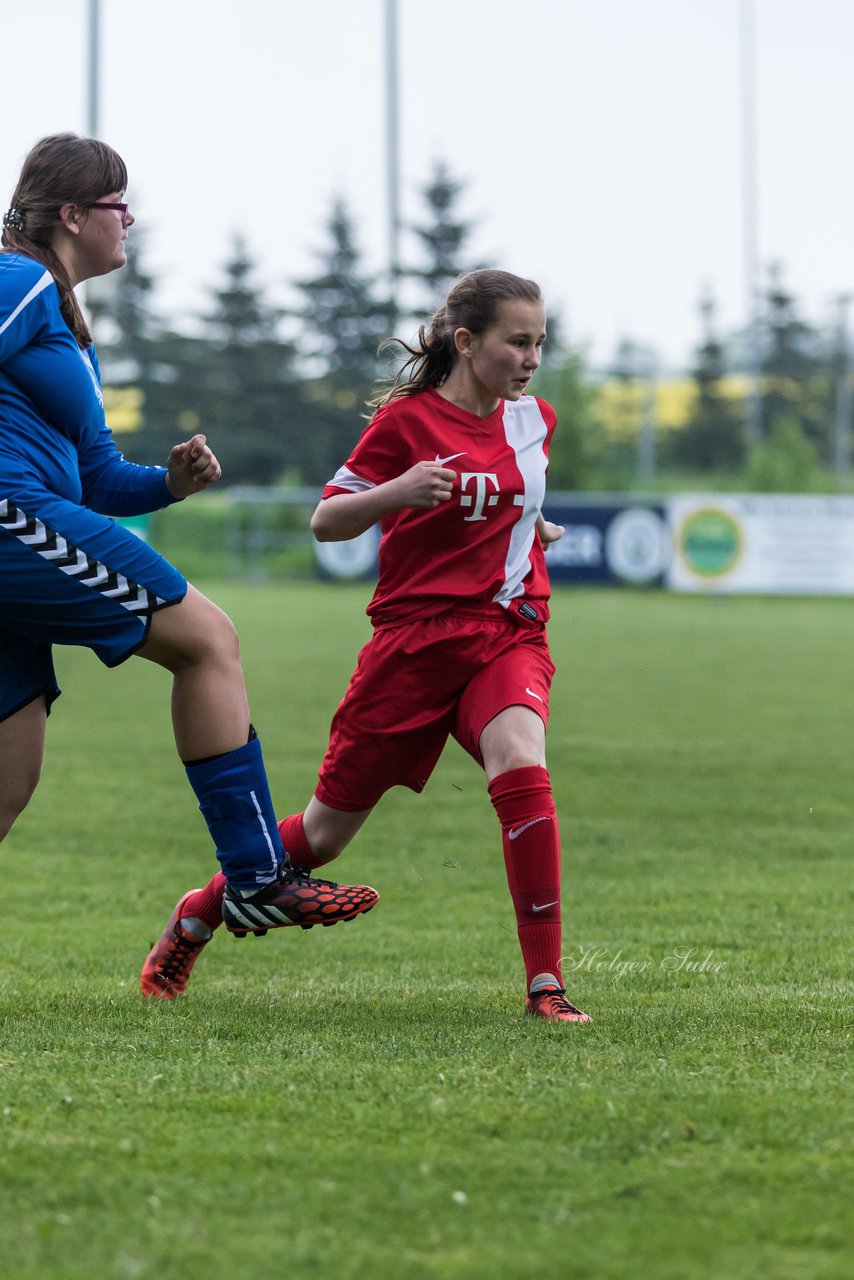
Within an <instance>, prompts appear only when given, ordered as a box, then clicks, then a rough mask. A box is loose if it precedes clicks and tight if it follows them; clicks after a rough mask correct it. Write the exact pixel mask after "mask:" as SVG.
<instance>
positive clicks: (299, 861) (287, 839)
mask: <svg viewBox="0 0 854 1280" xmlns="http://www.w3.org/2000/svg"><path fill="white" fill-rule="evenodd" d="M279 835H280V836H281V839H282V847H283V848H284V850H285V853H286V854H287V855H288V856H289V858H290V860H291V864H292V866H295V867H305V868H306V869H307V870H308V871H314V870H315V868H316V867H322V866H323V865H324V864H325V863H327V862H331V861H332V858H321V857H320V856H319V855H318V854H316V853H315V852H314V850H313V849H312V847H311V845H310V844H309V843H308V839H307V838H306V834H305V827H304V826H303V821H302V814H301V813H292V814H291V815H290V817H289V818H282V821H281V822H280V823H279Z"/></svg>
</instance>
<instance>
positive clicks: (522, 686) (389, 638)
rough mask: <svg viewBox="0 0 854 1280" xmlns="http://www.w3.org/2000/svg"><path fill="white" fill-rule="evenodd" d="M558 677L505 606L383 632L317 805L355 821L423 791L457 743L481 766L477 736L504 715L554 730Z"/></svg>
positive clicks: (336, 739) (334, 736)
mask: <svg viewBox="0 0 854 1280" xmlns="http://www.w3.org/2000/svg"><path fill="white" fill-rule="evenodd" d="M553 675H554V665H553V663H552V660H551V657H550V656H549V648H548V643H547V641H546V634H545V627H544V626H541V627H532V628H527V627H520V626H519V625H518V624H517V623H515V622H514V621H513V620H512V619H511V618H509V617H508V616H507V614H506V613H505V611H504V610H503V609H502V608H501V606H500V605H497V606H495V609H494V610H482V611H474V610H472V611H470V612H469V611H466V610H455V611H453V612H450V613H443V614H440V615H438V616H437V617H432V618H421V619H419V620H418V621H416V622H409V623H404V624H403V625H401V626H393V627H383V628H380V629H378V630H377V631H375V632H374V635H373V636H372V638H371V639H370V640H369V641H368V643H367V644H366V645H365V647H364V649H362V651H361V653H360V654H359V660H358V664H357V666H356V670H355V671H354V673H353V676H352V678H351V680H350V683H349V685H348V686H347V692H346V693H345V695H344V699H343V701H342V702H341V704H340V706H339V707H338V710H337V711H336V712H335V715H334V717H333V720H332V728H331V730H330V734H329V746H328V748H327V751H326V756H325V757H324V760H323V764H322V765H321V767H320V774H319V778H320V781H319V783H318V786H317V789H316V791H315V795H316V796H317V798H318V800H322V801H323V803H324V804H328V805H330V806H331V807H332V808H333V809H343V810H345V811H346V812H349V813H354V812H355V813H358V812H360V811H361V810H363V809H372V808H373V806H374V805H375V804H376V803H377V801H378V800H379V798H380V796H382V795H383V794H384V792H386V791H388V789H389V788H390V787H396V786H404V787H410V788H411V789H412V790H413V791H422V790H423V789H424V786H425V784H426V782H427V779H428V778H429V777H430V774H431V773H432V772H433V770H434V768H435V767H436V762H437V761H438V759H439V756H440V755H441V754H442V750H443V748H444V746H445V743H446V742H447V740H448V736H449V735H451V734H452V735H453V736H454V737H455V738H456V740H457V741H458V742H459V743H460V745H461V746H462V747H463V748H464V749H465V750H466V751H467V752H468V753H469V755H471V756H473V757H474V759H475V760H477V762H478V764H483V760H482V758H481V754H480V747H479V742H480V735H481V734H482V733H483V730H484V729H485V728H486V726H487V725H488V724H489V722H490V720H493V719H494V718H495V716H497V715H498V713H499V712H501V711H503V710H504V709H505V708H506V707H511V706H525V707H530V708H531V710H532V711H536V713H537V714H538V715H539V716H540V717H541V718H542V720H543V723H544V724H547V723H548V715H549V701H548V700H549V689H550V687H551V681H552V676H553Z"/></svg>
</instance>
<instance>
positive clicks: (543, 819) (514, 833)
mask: <svg viewBox="0 0 854 1280" xmlns="http://www.w3.org/2000/svg"><path fill="white" fill-rule="evenodd" d="M538 822H551V818H550V817H549V815H548V814H547V813H544V814H543V816H542V817H541V818H532V819H531V821H530V822H526V823H525V825H524V826H523V827H514V828H513V830H512V831H508V832H507V834H508V836H509V837H510V839H511V840H518V839H519V836H520V835H521V834H522V832H523V831H527V830H528V827H535V826H536V825H537V823H538Z"/></svg>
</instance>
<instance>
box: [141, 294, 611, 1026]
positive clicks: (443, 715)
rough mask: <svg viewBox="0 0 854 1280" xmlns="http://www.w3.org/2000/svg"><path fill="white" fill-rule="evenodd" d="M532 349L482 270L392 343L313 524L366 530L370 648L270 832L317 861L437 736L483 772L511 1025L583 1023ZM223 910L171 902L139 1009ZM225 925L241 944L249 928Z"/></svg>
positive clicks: (536, 325)
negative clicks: (520, 975)
mask: <svg viewBox="0 0 854 1280" xmlns="http://www.w3.org/2000/svg"><path fill="white" fill-rule="evenodd" d="M544 340H545V314H544V310H543V303H542V299H541V295H540V290H539V288H538V286H537V285H536V284H534V283H533V281H530V280H524V279H521V278H520V277H518V276H515V275H511V274H509V273H508V272H504V271H494V270H483V271H474V272H471V273H470V274H468V275H466V276H463V277H462V278H461V279H460V280H459V281H458V282H457V283H456V285H455V286H454V288H453V289H452V290H451V292H450V294H449V295H448V298H447V301H446V302H445V304H444V306H442V307H440V309H439V310H438V311H437V312H436V314H435V315H434V316H433V319H432V321H431V324H430V327H429V329H428V330H425V329H424V327H422V328H421V329H420V331H419V335H418V340H417V345H415V346H409V345H408V344H406V343H403V342H401V343H400V345H401V346H402V347H403V348H404V350H405V352H406V353H407V358H406V360H405V362H404V364H403V365H402V367H401V369H400V371H399V373H398V375H397V378H396V380H395V382H394V384H393V386H392V387H391V389H390V390H389V391H388V392H387V393H386V394H385V395H384V396H382V397H381V398H380V399H379V400H377V401H375V402H374V405H375V407H376V413H375V414H374V416H373V418H372V420H371V421H370V423H369V424H368V426H367V428H366V429H365V431H364V433H363V435H362V437H361V439H360V440H359V442H358V443H357V445H356V447H355V448H354V450H353V452H352V454H351V455H350V457H349V458H348V459H347V462H346V463H345V464H344V466H343V467H341V468H340V470H339V471H338V472H337V474H336V475H335V476H334V477H333V479H332V480H331V481H330V482H329V484H328V485H327V486H326V488H325V489H324V491H323V497H322V499H321V501H320V504H319V505H318V507H317V510H316V511H315V513H314V515H313V517H312V522H311V527H312V531H313V532H314V534H315V536H316V538H317V539H318V540H319V541H321V542H330V541H342V540H345V539H349V538H354V537H356V536H357V535H358V534H360V533H363V532H364V531H365V530H366V529H369V528H370V527H371V526H372V525H374V524H376V523H377V522H379V523H380V526H381V531H382V538H381V542H380V551H379V579H378V582H377V588H376V591H375V592H374V596H373V599H372V600H371V602H370V604H369V606H368V614H369V616H370V618H371V620H372V622H373V626H374V634H373V636H372V638H371V640H370V641H369V642H368V644H367V645H366V646H365V647H364V649H363V650H362V652H361V653H360V655H359V658H358V664H357V667H356V670H355V672H354V674H353V677H352V679H351V681H350V684H349V686H348V688H347V691H346V693H345V695H344V699H343V701H342V702H341V704H340V706H339V707H338V710H337V711H336V713H335V716H334V718H333V721H332V728H331V732H330V738H329V746H328V749H327V752H326V756H325V758H324V760H323V763H322V765H321V767H320V773H319V781H318V785H317V788H316V790H315V793H314V795H313V796H312V798H311V800H310V801H309V803H308V805H307V807H306V809H305V811H304V812H303V813H300V814H294V815H292V816H290V817H288V818H285V819H283V820H282V821H281V822H280V823H279V831H280V834H281V837H282V843H283V845H284V847H285V849H286V850H287V851H288V853H289V855H290V858H291V861H292V862H293V863H294V864H296V865H300V866H305V867H307V868H312V869H313V868H316V867H319V866H322V865H323V864H324V863H326V862H330V861H331V860H332V859H333V858H336V857H337V856H338V855H339V854H340V853H341V852H342V850H343V849H344V848H345V847H346V846H347V845H348V844H349V842H350V841H351V840H352V839H353V837H354V836H355V835H356V833H357V831H358V830H359V829H360V827H361V826H362V824H363V823H364V822H365V820H366V818H367V817H368V816H369V814H370V813H371V811H372V810H373V808H374V806H375V805H376V804H377V802H378V801H379V799H380V797H381V796H382V795H383V794H384V793H385V792H386V791H387V790H389V788H390V787H393V786H407V787H410V788H411V789H412V790H413V791H421V790H422V789H423V788H424V785H425V784H426V782H427V780H428V778H429V777H430V774H431V773H432V771H433V769H434V767H435V765H436V762H437V761H438V759H439V756H440V754H441V752H442V750H443V748H444V745H445V743H446V741H447V739H448V736H449V735H453V736H454V737H455V738H456V739H457V741H458V742H459V743H460V744H461V745H462V746H463V747H464V748H465V750H466V751H468V752H469V754H470V755H471V756H473V757H474V759H475V760H477V762H478V764H480V765H481V767H482V768H483V770H484V772H485V774H486V779H487V786H488V791H489V796H490V799H491V801H492V804H493V806H494V808H495V811H496V814H497V816H498V819H499V822H500V824H501V830H502V841H503V850H504V859H505V865H506V869H507V879H508V883H509V887H510V893H511V896H512V899H513V904H514V907H515V910H516V919H517V925H518V936H519V942H520V945H521V949H522V956H523V959H524V963H525V973H526V989H527V995H526V1006H525V1007H526V1011H527V1012H528V1013H529V1014H532V1015H533V1016H535V1017H539V1018H545V1019H548V1020H555V1021H565V1022H586V1021H589V1018H588V1015H587V1014H584V1013H582V1012H581V1011H580V1010H578V1009H576V1008H575V1007H574V1006H573V1005H572V1004H570V1003H569V1001H568V1000H567V999H566V997H565V994H564V990H563V985H562V982H561V977H560V956H561V917H560V838H559V834H558V825H557V817H556V813H555V805H554V801H553V799H552V791H551V783H550V779H549V774H548V771H547V769H546V756H545V735H546V723H547V719H548V699H549V688H550V685H551V679H552V675H553V673H554V667H553V665H552V661H551V658H550V656H549V650H548V644H547V641H546V629H545V624H546V622H547V620H548V616H549V613H548V595H549V584H548V576H547V572H546V566H545V556H544V550H543V548H544V545H545V544H547V543H548V542H551V541H553V540H555V539H557V538H559V537H561V535H562V534H563V529H562V528H560V527H559V526H557V525H553V524H550V523H549V522H547V521H545V520H544V519H543V517H542V514H541V507H542V503H543V498H544V496H545V481H546V468H547V464H548V449H549V443H550V441H551V437H552V434H553V432H554V428H555V421H556V419H555V414H554V410H553V409H552V408H551V406H550V405H548V404H546V403H545V401H542V400H538V399H536V398H535V397H534V396H531V395H527V394H526V390H527V386H528V383H529V382H530V380H531V378H532V376H533V374H534V373H535V372H536V370H537V368H538V367H539V364H540V359H541V349H542V344H543V342H544ZM390 341H392V342H399V341H400V340H399V339H391V340H390ZM221 901H222V881H221V877H220V876H216V877H214V879H213V880H212V881H211V882H210V884H209V885H208V886H207V888H205V889H202V890H194V891H192V892H191V893H189V894H187V895H185V896H184V898H182V899H181V901H180V902H179V903H178V905H177V906H176V908H175V911H174V912H173V916H172V919H171V920H170V922H169V925H168V926H167V928H166V930H165V932H164V934H163V936H162V937H161V938H160V940H159V941H158V943H157V944H156V945H155V947H154V949H153V950H152V952H151V954H150V955H149V957H148V959H147V961H146V964H145V967H144V969H143V973H142V989H143V991H144V992H145V993H146V994H149V995H165V996H173V995H176V994H180V993H181V992H183V991H184V989H185V988H186V983H187V978H188V977H189V972H190V969H191V968H192V965H193V963H194V962H195V960H196V958H197V955H198V950H199V949H200V945H203V943H201V942H200V944H199V947H197V948H196V949H194V950H188V949H187V948H186V946H183V947H182V945H181V941H180V939H181V937H182V936H183V932H184V931H185V930H187V929H190V930H191V931H194V932H195V935H196V936H197V937H198V938H199V939H204V940H207V939H206V937H205V935H206V934H207V936H209V935H210V931H211V930H212V929H213V928H215V927H216V925H217V924H218V923H219V920H220V918H221V910H222V908H221ZM228 905H229V904H228V900H226V906H227V907H228ZM228 923H229V925H230V927H231V928H232V929H233V928H234V927H235V925H237V924H240V923H242V924H243V926H244V927H246V928H247V929H249V930H250V931H251V930H252V928H253V921H252V919H251V917H250V916H248V915H247V918H246V919H245V920H244V921H242V922H238V921H231V920H229V922H228Z"/></svg>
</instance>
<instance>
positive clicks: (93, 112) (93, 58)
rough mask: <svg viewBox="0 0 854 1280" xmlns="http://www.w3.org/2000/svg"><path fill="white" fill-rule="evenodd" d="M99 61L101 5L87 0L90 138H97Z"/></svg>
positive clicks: (88, 124)
mask: <svg viewBox="0 0 854 1280" xmlns="http://www.w3.org/2000/svg"><path fill="white" fill-rule="evenodd" d="M100 62H101V7H100V0H89V77H88V98H87V110H86V129H87V132H88V134H89V137H90V138H97V136H98V128H99V119H98V107H99V88H100V85H99V75H100Z"/></svg>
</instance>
